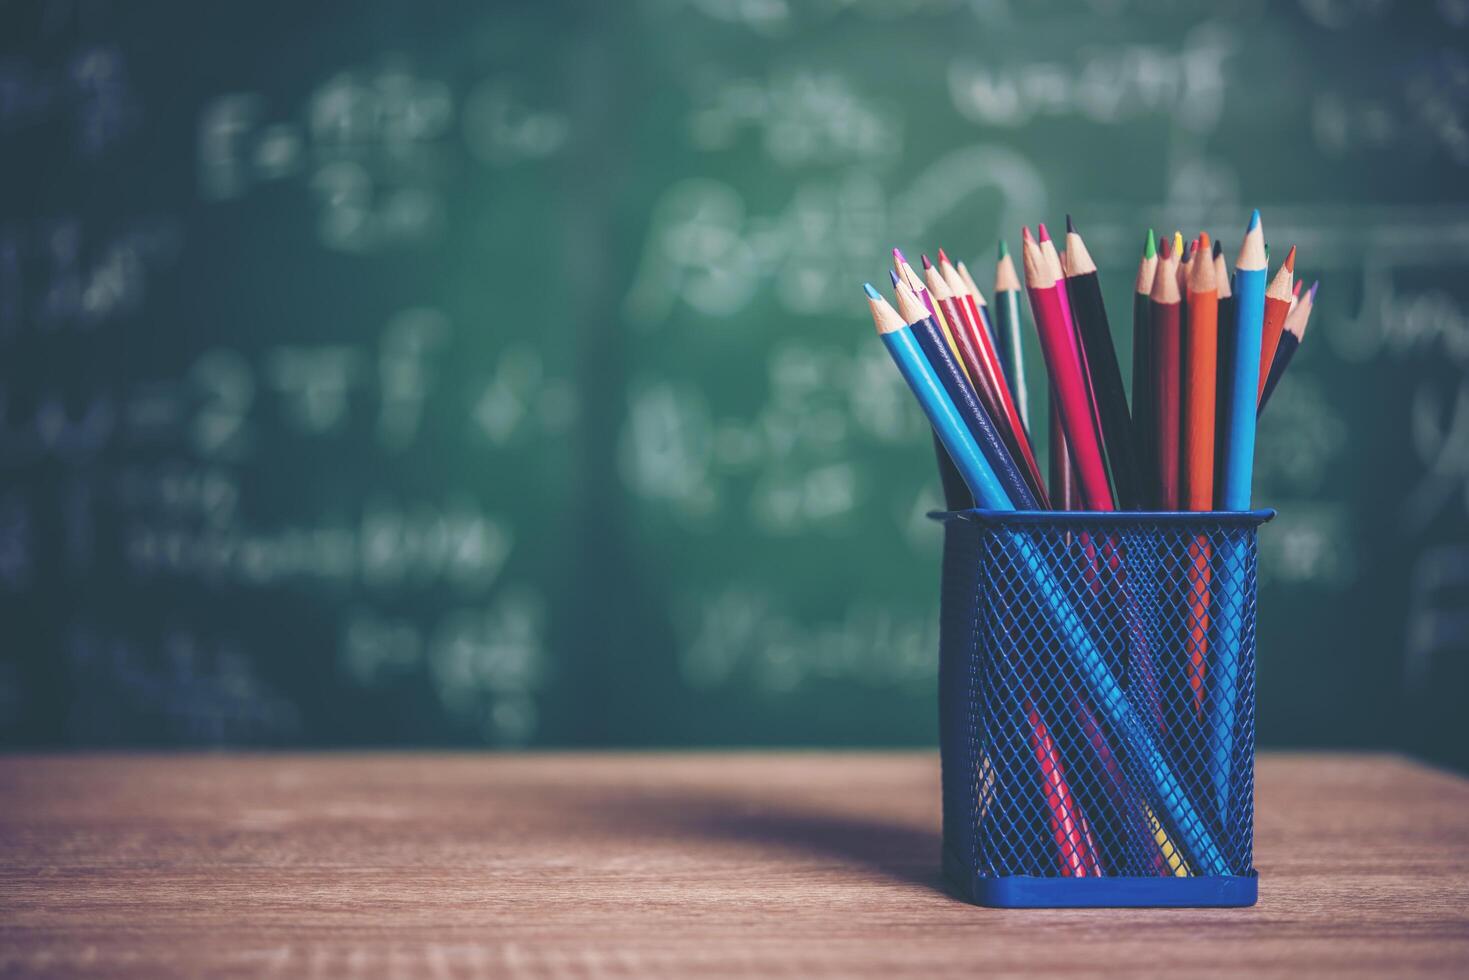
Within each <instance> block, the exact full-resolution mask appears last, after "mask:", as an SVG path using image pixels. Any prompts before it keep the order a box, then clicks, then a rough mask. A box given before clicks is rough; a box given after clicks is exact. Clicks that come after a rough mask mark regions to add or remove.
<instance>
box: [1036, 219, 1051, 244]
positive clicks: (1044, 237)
mask: <svg viewBox="0 0 1469 980" xmlns="http://www.w3.org/2000/svg"><path fill="white" fill-rule="evenodd" d="M1035 233H1036V237H1037V238H1039V239H1040V240H1041V241H1043V242H1048V241H1050V240H1051V233H1050V232H1049V231H1046V223H1045V222H1044V221H1039V222H1036V226H1035Z"/></svg>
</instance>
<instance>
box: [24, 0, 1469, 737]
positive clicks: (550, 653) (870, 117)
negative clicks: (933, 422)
mask: <svg viewBox="0 0 1469 980" xmlns="http://www.w3.org/2000/svg"><path fill="white" fill-rule="evenodd" d="M1459 6H1460V5H1456V4H1436V5H1430V4H1425V5H1414V6H1409V5H1388V4H1361V3H1350V2H1333V0H1326V2H1322V0H1310V2H1305V0H1302V2H1300V3H1294V4H1266V3H1263V2H1257V3H1245V4H1239V5H1220V4H1217V3H1194V2H1186V0H1137V2H1129V0H1094V2H1089V3H1075V4H1071V3H1061V2H1042V3H1035V4H1030V3H1026V4H1021V3H1004V2H999V0H995V2H974V3H961V2H958V0H952V2H947V0H931V2H925V0H907V2H902V3H892V2H891V0H888V2H877V0H871V2H869V0H812V2H809V3H795V2H788V0H762V2H737V3H718V2H710V0H644V2H639V3H625V4H598V3H571V2H553V3H529V2H526V3H502V4H495V5H485V4H474V3H467V2H466V3H451V4H433V5H421V4H419V5H414V4H400V3H388V2H385V0H371V2H350V3H349V2H331V3H319V4H311V5H306V6H304V7H303V5H300V4H284V3H264V4H250V5H243V6H231V7H219V6H217V5H198V4H185V3H168V4H151V5H147V6H146V7H137V6H135V5H129V4H123V3H108V2H79V0H50V2H39V3H4V2H0V173H3V176H4V180H3V181H0V616H3V620H0V621H3V622H4V623H5V624H6V631H7V637H8V639H7V642H6V643H5V644H4V645H3V649H0V739H3V740H4V743H5V744H12V745H19V744H61V745H68V744H70V745H96V744H104V745H110V744H192V743H198V744H308V745H324V746H334V745H358V744H384V743H389V744H408V745H426V744H464V745H494V746H518V745H566V744H570V745H583V744H628V745H640V744H670V745H706V744H730V743H735V744H775V743H803V744H863V745H867V744H926V743H931V742H933V741H934V739H935V736H936V722H935V704H936V697H935V685H936V682H937V678H936V669H935V668H936V643H937V578H938V567H937V560H938V557H937V556H938V540H939V539H938V532H937V529H936V528H935V527H934V526H933V525H932V524H931V523H930V522H929V521H927V520H926V519H925V517H924V514H925V512H926V511H928V510H930V509H931V508H933V507H935V506H937V505H938V503H939V501H940V497H939V493H938V481H937V477H936V474H935V471H934V466H933V459H932V455H931V447H930V444H929V441H928V438H927V436H926V431H925V427H924V424H923V421H922V419H921V417H920V416H919V413H918V412H917V410H916V408H915V407H914V406H913V405H911V404H910V401H911V400H910V399H909V398H908V396H907V394H906V393H905V391H904V390H903V388H902V386H901V381H900V379H899V378H898V377H897V376H896V374H895V373H894V372H893V370H892V369H891V366H890V364H888V363H887V361H886V360H885V354H884V352H883V350H882V348H881V345H880V344H879V343H878V342H877V341H876V339H875V337H874V336H873V333H872V328H871V324H870V321H869V319H868V317H867V314H866V309H865V304H864V303H863V302H862V298H861V292H860V284H861V281H862V280H863V279H873V280H875V281H882V279H883V277H885V275H886V255H887V251H888V249H890V248H891V247H892V246H893V245H895V244H896V245H900V246H902V247H903V248H904V249H906V250H908V251H909V252H910V254H911V253H916V252H919V251H924V250H932V249H933V248H934V247H936V246H937V245H939V244H942V245H944V246H945V247H946V248H947V250H948V251H949V252H950V253H952V254H954V255H955V256H956V257H962V258H964V259H965V260H966V261H967V262H968V263H969V265H970V266H971V267H972V268H973V269H974V270H975V272H976V275H977V276H978V278H979V279H980V280H981V284H982V285H984V286H988V285H989V277H990V276H991V275H992V270H993V261H994V247H995V243H996V241H997V239H998V237H1000V236H1002V235H1007V236H1009V237H1010V239H1011V241H1012V244H1013V243H1014V241H1015V238H1016V236H1017V235H1018V231H1019V227H1020V225H1021V224H1022V223H1027V222H1028V223H1033V222H1035V221H1036V220H1046V221H1048V222H1051V223H1055V224H1059V223H1060V222H1061V220H1062V216H1063V214H1064V213H1066V212H1068V211H1069V212H1070V213H1071V214H1073V215H1074V216H1075V218H1076V220H1077V223H1078V225H1079V226H1080V227H1081V228H1082V230H1083V231H1084V232H1085V233H1086V235H1087V239H1088V243H1089V245H1090V246H1091V251H1092V253H1093V254H1094V256H1095V257H1096V258H1097V260H1098V262H1099V264H1100V266H1101V275H1102V280H1103V286H1104V289H1105V291H1106V295H1107V298H1108V301H1109V304H1110V306H1111V309H1112V311H1113V321H1114V324H1117V325H1119V329H1118V331H1117V342H1118V344H1119V349H1120V353H1121V359H1122V361H1123V363H1124V364H1127V363H1129V350H1130V337H1129V336H1128V335H1127V331H1126V330H1123V329H1120V326H1121V325H1123V324H1125V323H1126V322H1127V320H1128V314H1127V311H1128V309H1129V308H1130V291H1131V280H1132V273H1133V268H1134V265H1135V261H1136V255H1137V249H1138V247H1139V245H1140V242H1141V237H1142V234H1143V232H1144V230H1145V229H1146V228H1147V227H1148V226H1149V225H1152V226H1154V227H1156V228H1158V229H1160V230H1167V231H1171V230H1172V229H1173V228H1175V227H1178V228H1182V229H1184V230H1185V231H1186V232H1188V233H1190V234H1192V233H1193V232H1194V231H1197V230H1198V229H1201V228H1202V229H1206V230H1208V231H1210V233H1211V234H1213V235H1214V236H1215V237H1217V238H1221V239H1222V240H1223V241H1224V242H1225V243H1226V246H1227V247H1228V248H1230V249H1231V251H1232V249H1233V248H1235V247H1237V245H1238V242H1239V237H1240V234H1241V233H1242V229H1243V222H1244V219H1245V217H1246V215H1247V214H1248V211H1249V208H1250V207H1253V206H1258V207H1260V208H1261V209H1262V211H1263V213H1264V216H1265V223H1266V230H1267V233H1268V237H1269V239H1270V241H1271V243H1272V245H1273V246H1274V247H1275V249H1276V250H1277V257H1278V255H1279V254H1280V253H1281V252H1282V251H1283V249H1284V248H1285V247H1286V246H1288V245H1290V244H1295V245H1297V246H1298V247H1299V249H1300V264H1299V266H1298V270H1299V272H1300V274H1301V275H1302V276H1304V277H1306V278H1307V279H1315V278H1320V279H1321V280H1323V283H1324V284H1323V286H1322V291H1321V295H1320V300H1319V303H1318V307H1317V312H1316V315H1315V318H1314V319H1313V322H1312V328H1311V333H1310V335H1309V336H1308V342H1307V344H1306V346H1305V347H1304V348H1303V350H1302V352H1301V355H1300V357H1299V358H1298V359H1297V361H1296V364H1295V366H1294V367H1293V369H1292V374H1291V376H1290V377H1289V379H1288V381H1287V383H1286V384H1285V385H1283V386H1282V388H1281V390H1280V392H1279V394H1278V395H1277V399H1276V401H1275V403H1274V404H1273V405H1272V408H1271V411H1270V412H1269V413H1268V414H1267V417H1266V419H1265V420H1264V422H1263V425H1262V430H1261V435H1260V446H1261V448H1260V458H1259V469H1258V481H1257V494H1256V497H1257V501H1258V502H1259V503H1260V504H1262V505H1267V506H1272V507H1275V508H1277V509H1278V510H1279V511H1280V517H1279V519H1278V520H1277V522H1276V523H1275V524H1273V525H1271V526H1270V527H1269V528H1267V529H1266V531H1265V533H1264V535H1263V537H1262V549H1263V551H1262V569H1261V575H1262V597H1261V608H1262V611H1261V620H1260V667H1259V675H1260V683H1261V689H1260V704H1259V718H1258V727H1259V734H1260V738H1261V740H1262V741H1263V742H1265V743H1274V744H1281V743H1285V744H1303V743H1304V744H1338V745H1349V744H1374V745H1377V744H1383V745H1399V746H1405V747H1410V748H1416V749H1420V750H1425V751H1428V752H1430V753H1431V754H1433V755H1435V756H1437V757H1440V758H1444V759H1447V760H1450V761H1457V762H1464V761H1466V758H1469V756H1466V751H1469V750H1466V748H1465V744H1466V741H1469V740H1466V739H1465V737H1464V736H1465V731H1464V729H1463V727H1462V723H1459V722H1456V721H1454V720H1453V719H1454V717H1455V716H1457V715H1458V714H1460V712H1459V710H1458V707H1459V703H1460V700H1461V697H1462V693H1463V691H1464V689H1465V684H1466V682H1469V668H1466V667H1465V665H1466V664H1469V625H1466V624H1469V438H1466V433H1469V383H1466V381H1465V377H1466V365H1469V343H1466V340H1465V338H1466V336H1469V330H1466V326H1465V324H1466V309H1469V287H1466V285H1465V282H1466V279H1465V276H1464V271H1465V267H1466V257H1469V195H1466V192H1465V190H1464V187H1465V186H1466V182H1465V179H1464V178H1465V176H1466V168H1469V137H1466V136H1465V133H1466V132H1469V128H1466V127H1469V119H1466V109H1465V106H1466V105H1469V98H1466V95H1469V91H1466V90H1469V81H1466V79H1469V57H1466V54H1465V50H1466V46H1465V36H1466V25H1465V18H1464V16H1463V15H1462V13H1461V12H1460V11H1459ZM1029 340H1030V341H1031V342H1032V346H1031V348H1030V349H1029V350H1028V353H1029V368H1030V371H1029V374H1030V387H1031V390H1032V392H1036V393H1041V392H1044V379H1043V375H1042V372H1041V371H1040V358H1039V352H1038V350H1037V349H1036V348H1035V347H1034V345H1033V338H1029ZM1033 408H1034V413H1033V414H1034V418H1033V428H1034V429H1035V430H1036V434H1037V436H1038V437H1039V441H1040V442H1041V443H1044V429H1045V426H1044V424H1043V419H1044V407H1043V405H1041V404H1036V405H1035V406H1033ZM1037 420H1041V421H1040V423H1039V424H1037Z"/></svg>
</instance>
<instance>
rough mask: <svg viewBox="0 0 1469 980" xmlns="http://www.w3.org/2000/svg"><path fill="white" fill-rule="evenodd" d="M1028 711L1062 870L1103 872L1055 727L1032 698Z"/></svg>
mask: <svg viewBox="0 0 1469 980" xmlns="http://www.w3.org/2000/svg"><path fill="white" fill-rule="evenodd" d="M1025 714H1026V718H1027V719H1028V720H1029V722H1030V747H1031V750H1032V751H1033V752H1034V753H1035V761H1036V764H1037V765H1039V766H1040V770H1041V795H1042V796H1043V797H1044V798H1045V802H1046V813H1047V816H1048V817H1049V819H1050V824H1051V835H1052V836H1053V837H1054V838H1055V841H1056V851H1057V856H1058V858H1059V866H1060V871H1061V874H1062V875H1063V876H1065V877H1070V878H1085V877H1087V876H1088V875H1093V876H1096V875H1100V874H1101V873H1102V865H1101V862H1100V861H1099V860H1098V858H1097V842H1096V840H1095V838H1093V836H1092V829H1091V826H1090V825H1089V824H1088V823H1087V819H1086V814H1084V813H1082V812H1081V802H1080V801H1079V800H1078V799H1077V798H1076V794H1075V793H1073V792H1072V791H1071V785H1070V784H1069V783H1068V782H1067V781H1066V768H1065V766H1063V765H1062V763H1061V754H1060V753H1059V752H1057V751H1056V743H1055V741H1054V740H1053V739H1052V738H1051V731H1050V729H1049V728H1047V727H1046V723H1045V721H1044V720H1042V719H1041V716H1040V712H1038V711H1037V710H1036V709H1035V705H1033V704H1032V703H1031V702H1030V699H1029V698H1027V699H1026V700H1025Z"/></svg>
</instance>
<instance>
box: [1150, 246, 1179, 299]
mask: <svg viewBox="0 0 1469 980" xmlns="http://www.w3.org/2000/svg"><path fill="white" fill-rule="evenodd" d="M1148 295H1149V296H1150V297H1151V298H1152V300H1153V302H1154V303H1178V302H1179V301H1180V300H1181V299H1182V298H1183V297H1182V295H1181V294H1180V293H1179V291H1178V256H1177V255H1175V254H1173V253H1171V252H1164V253H1163V254H1162V255H1160V256H1159V258H1158V271H1157V273H1156V274H1155V275H1154V276H1153V289H1152V291H1151V292H1150V293H1149V294H1148Z"/></svg>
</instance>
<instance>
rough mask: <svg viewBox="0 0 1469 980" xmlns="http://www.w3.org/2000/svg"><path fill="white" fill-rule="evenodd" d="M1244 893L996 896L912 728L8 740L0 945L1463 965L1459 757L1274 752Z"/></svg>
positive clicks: (550, 957) (371, 965) (1160, 970)
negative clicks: (726, 740)
mask: <svg viewBox="0 0 1469 980" xmlns="http://www.w3.org/2000/svg"><path fill="white" fill-rule="evenodd" d="M1257 790H1258V792H1257V795H1258V827H1257V845H1256V865H1257V867H1258V868H1259V871H1260V875H1261V884H1260V904H1259V905H1258V906H1257V907H1255V908H1252V909H1242V910H1145V911H1119V910H1080V911H996V910H989V909H981V908H975V907H973V906H970V905H966V904H964V903H962V902H960V901H958V900H956V899H955V898H953V897H951V896H950V895H949V894H948V893H947V892H946V891H945V889H944V886H943V883H942V880H941V877H940V873H939V792H938V760H937V757H936V756H935V755H934V754H932V753H904V754H850V753H770V754H739V755H729V754H693V753H690V754H678V755H672V754H670V755H627V754H622V755H539V754H529V755H426V754H424V755H419V754H386V755H250V756H241V755H92V756H10V757H0V972H4V973H6V974H8V975H33V974H49V975H66V976H72V975H77V974H96V975H107V976H132V977H149V978H154V977H165V976H201V975H227V976H278V977H318V976H319V977H356V976H384V975H386V976H424V977H444V978H449V977H481V976H527V977H531V976H534V977H540V976H547V977H550V976H558V977H560V976H565V977H603V976H609V977H610V976H640V977H641V976H687V975H699V976H716V975H735V974H740V975H758V976H801V977H805V976H841V977H868V976H870V977H891V976H913V977H935V976H977V975H985V976H1005V975H1020V974H1025V975H1059V976H1067V977H1080V976H1094V975H1115V976H1124V975H1126V976H1136V975H1144V976H1147V975H1160V974H1164V973H1165V972H1166V973H1169V974H1173V975H1228V974H1250V975H1252V976H1254V977H1266V976H1291V977H1295V976H1302V975H1309V974H1316V975H1323V976H1333V977H1373V978H1377V977H1403V976H1410V975H1444V976H1450V975H1460V976H1462V975H1465V974H1466V972H1469V782H1466V781H1465V780H1463V779H1461V778H1459V777H1457V776H1453V775H1449V774H1446V773H1443V772H1438V771H1434V770H1431V769H1428V768H1425V767H1423V766H1419V765H1417V764H1415V763H1412V762H1409V761H1406V760H1404V759H1400V758H1397V757H1393V756H1347V755H1316V756H1306V755H1287V756H1266V757H1263V758H1262V759H1261V760H1260V762H1259V771H1258V778H1257Z"/></svg>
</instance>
